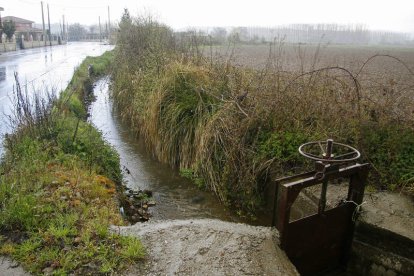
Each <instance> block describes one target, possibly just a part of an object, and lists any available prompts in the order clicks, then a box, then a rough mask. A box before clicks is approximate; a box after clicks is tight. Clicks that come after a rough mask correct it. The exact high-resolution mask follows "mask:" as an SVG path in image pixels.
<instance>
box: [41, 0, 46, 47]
mask: <svg viewBox="0 0 414 276" xmlns="http://www.w3.org/2000/svg"><path fill="white" fill-rule="evenodd" d="M40 5H41V6H42V25H43V41H44V42H45V46H46V34H45V16H44V14H43V1H41V2H40Z"/></svg>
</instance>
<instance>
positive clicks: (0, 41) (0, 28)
mask: <svg viewBox="0 0 414 276" xmlns="http://www.w3.org/2000/svg"><path fill="white" fill-rule="evenodd" d="M2 11H4V8H3V7H0V43H2V42H3V41H2V36H3V24H1V12H2Z"/></svg>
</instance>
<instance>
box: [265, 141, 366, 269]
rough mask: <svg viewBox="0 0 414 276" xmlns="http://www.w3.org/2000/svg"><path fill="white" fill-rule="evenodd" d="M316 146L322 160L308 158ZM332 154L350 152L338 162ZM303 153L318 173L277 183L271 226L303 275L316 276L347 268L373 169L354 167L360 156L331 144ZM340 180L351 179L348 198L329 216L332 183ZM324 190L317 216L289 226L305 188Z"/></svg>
mask: <svg viewBox="0 0 414 276" xmlns="http://www.w3.org/2000/svg"><path fill="white" fill-rule="evenodd" d="M323 144H325V146H326V147H325V148H324V147H323V146H322V145H323ZM315 145H316V146H317V148H318V149H321V150H322V154H319V155H318V154H314V153H310V152H308V149H311V148H312V147H313V146H315ZM334 148H339V149H341V150H342V152H343V151H344V149H345V151H346V150H349V152H345V153H342V154H339V155H338V156H336V157H335V155H334V154H333V150H334ZM299 151H300V153H301V154H302V155H304V156H305V157H307V158H310V159H312V160H315V161H317V162H316V164H315V170H314V171H311V172H307V173H303V174H299V175H295V176H290V177H286V178H282V179H279V180H277V181H276V185H277V186H276V190H275V191H276V194H275V198H276V199H277V200H275V209H274V214H273V223H272V224H273V226H276V227H277V229H278V230H279V233H280V242H281V247H282V249H283V250H284V251H285V252H286V254H287V256H288V257H289V259H290V260H291V261H292V263H293V264H294V265H295V266H296V268H297V269H298V271H299V273H301V274H302V275H315V274H317V273H321V272H324V271H329V270H330V269H333V268H336V267H339V266H342V265H346V262H347V259H348V255H349V251H350V248H351V243H352V238H353V232H354V222H355V216H356V215H357V211H358V209H359V206H360V205H361V203H362V200H363V196H364V188H365V182H366V178H367V174H368V169H369V164H358V163H355V162H354V161H355V160H356V159H358V158H359V157H360V154H359V152H358V151H357V150H356V149H354V148H352V147H350V146H347V145H343V144H340V143H335V142H333V141H332V140H327V141H323V142H322V141H319V142H311V143H307V144H304V145H302V146H301V147H300V148H299ZM345 157H347V158H345ZM350 163H353V164H350ZM340 178H349V187H348V195H347V197H346V198H344V199H343V200H342V202H341V203H339V204H338V205H337V206H336V207H333V208H332V209H329V210H326V192H327V186H328V182H329V181H331V180H334V179H340ZM320 184H322V185H321V194H320V199H319V202H318V211H317V213H316V214H313V215H310V216H307V217H304V218H300V219H297V220H294V221H291V220H290V214H291V208H292V205H293V203H294V202H295V200H296V199H297V197H298V195H299V193H300V192H301V191H302V190H303V189H305V188H307V187H311V186H314V185H320Z"/></svg>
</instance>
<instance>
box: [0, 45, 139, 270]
mask: <svg viewBox="0 0 414 276" xmlns="http://www.w3.org/2000/svg"><path fill="white" fill-rule="evenodd" d="M112 58H113V54H112V53H111V52H107V53H105V54H104V55H102V56H100V57H88V58H86V59H85V60H84V62H83V63H82V64H81V65H80V66H79V67H78V68H77V70H76V71H75V73H74V76H73V78H72V80H71V82H70V84H69V85H68V88H67V89H66V90H65V91H63V92H62V93H61V95H60V97H59V98H55V97H54V96H53V95H52V94H49V95H48V96H46V97H44V98H43V100H42V99H41V98H39V97H36V98H33V99H32V98H31V97H27V96H26V95H27V94H26V93H27V92H25V91H21V90H20V89H19V87H17V91H16V95H17V102H16V116H15V117H14V119H13V123H14V124H15V126H16V130H15V132H14V133H13V134H12V135H9V136H7V137H6V139H5V147H6V154H5V156H4V157H3V159H2V162H1V166H0V235H1V236H0V239H1V243H0V244H1V245H0V254H2V255H8V256H11V257H12V258H13V259H15V260H16V261H18V262H19V263H20V264H21V265H22V266H23V267H24V268H25V269H26V270H28V271H30V272H32V273H35V274H42V273H45V274H48V273H49V274H50V273H51V274H56V275H65V274H70V273H75V274H77V275H85V274H91V275H98V274H108V273H113V272H116V271H118V270H120V269H123V268H125V267H127V266H128V265H130V264H131V263H133V262H135V261H137V260H139V259H141V258H142V257H143V256H144V249H143V247H142V245H141V243H140V241H139V240H137V239H135V238H130V237H121V236H119V235H117V234H114V233H111V232H109V230H108V227H109V226H110V225H111V224H114V225H123V224H124V223H125V222H124V220H123V218H122V217H121V215H120V213H119V205H118V199H117V191H116V190H117V185H119V184H120V181H121V172H120V168H119V157H118V155H117V153H116V151H115V150H114V149H113V148H111V146H110V145H109V144H108V143H107V142H105V141H104V140H103V138H102V135H101V133H99V132H98V131H97V130H96V129H95V128H94V127H93V126H92V125H91V124H89V123H88V122H86V114H87V103H88V101H90V100H91V98H92V96H93V95H91V92H92V84H93V81H94V79H95V78H97V77H99V76H102V75H103V74H106V73H107V70H108V67H109V64H110V62H111V60H112ZM90 64H91V65H92V68H93V70H90V69H88V67H89V65H90ZM45 98H46V99H45Z"/></svg>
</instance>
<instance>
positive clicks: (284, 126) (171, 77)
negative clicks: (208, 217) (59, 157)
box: [113, 17, 414, 212]
mask: <svg viewBox="0 0 414 276" xmlns="http://www.w3.org/2000/svg"><path fill="white" fill-rule="evenodd" d="M120 26H121V29H120V33H119V34H118V45H117V47H116V51H115V60H114V62H115V67H114V68H115V70H114V73H113V78H114V87H113V88H114V89H113V97H114V100H115V103H116V106H117V108H118V112H119V114H120V115H121V117H122V118H123V119H124V121H128V122H129V123H130V124H131V126H132V127H133V128H134V129H135V131H136V132H137V133H138V134H139V135H140V136H141V137H142V138H143V139H145V142H146V144H147V145H148V147H149V149H150V151H151V152H153V153H154V155H155V156H156V157H157V158H158V159H159V160H161V161H163V162H167V163H169V164H171V165H172V166H174V167H178V168H179V169H180V170H181V172H182V174H183V175H185V176H187V177H190V178H192V179H194V181H195V183H196V184H197V185H198V186H200V187H205V188H208V189H211V190H212V191H214V192H215V193H216V194H217V195H218V196H219V197H220V199H221V200H222V201H223V202H225V203H229V204H232V205H234V206H236V207H238V208H240V209H243V210H247V211H248V212H254V211H256V210H257V209H258V208H259V207H260V206H262V205H263V203H264V202H263V201H264V194H265V191H266V188H267V186H268V185H269V183H270V182H271V179H274V178H276V177H278V176H283V175H287V174H291V173H295V172H298V171H303V170H305V169H307V168H309V163H307V162H306V161H305V159H304V158H302V157H300V156H299V154H298V151H297V149H298V147H299V146H300V145H301V144H302V143H304V142H307V141H313V140H325V139H327V138H333V139H334V140H335V141H338V142H343V143H346V144H350V145H352V146H354V147H356V148H358V149H359V150H361V152H362V154H363V160H362V161H368V162H371V163H372V164H373V169H372V171H371V174H370V185H371V186H372V187H374V188H378V189H388V190H396V189H398V190H403V191H405V192H408V193H413V192H414V167H413V164H414V151H413V150H414V144H413V142H412V141H414V129H413V125H414V124H413V116H412V106H413V105H412V104H413V101H412V97H411V96H410V95H412V92H414V91H412V87H413V83H412V82H413V78H412V72H411V71H410V70H407V69H406V68H405V66H404V64H402V62H401V61H399V62H396V63H397V65H396V66H399V68H401V70H400V71H399V72H398V74H391V72H386V74H385V75H384V74H377V72H376V71H372V70H371V71H370V70H369V63H370V62H372V61H371V59H370V60H367V61H366V64H365V63H364V65H363V66H362V67H361V68H358V70H357V71H353V72H351V71H350V70H348V69H346V68H342V67H339V66H331V67H328V68H323V69H317V68H318V66H317V60H318V52H319V49H318V48H316V53H315V55H314V57H312V58H313V60H311V62H308V61H307V63H309V64H311V65H310V67H309V68H304V66H302V68H301V69H300V70H299V71H294V70H289V71H286V70H284V68H283V62H282V60H283V53H284V51H283V43H280V44H279V45H276V47H275V45H273V46H272V47H270V48H269V58H268V61H267V63H266V65H265V66H264V68H263V69H261V70H256V69H253V68H250V67H248V66H244V67H242V66H236V65H233V64H232V56H233V55H234V54H235V53H234V52H231V51H230V54H229V55H228V56H224V57H220V58H218V59H217V58H216V57H213V56H211V55H210V56H209V55H205V54H203V53H202V51H201V50H200V49H201V48H200V47H199V45H197V38H195V37H194V38H188V39H186V40H183V39H181V40H176V39H174V34H173V32H172V30H171V29H169V28H168V27H167V26H164V25H161V24H159V23H157V22H154V21H152V20H150V19H142V18H138V19H131V18H129V17H124V18H123V20H122V21H121V25H120ZM204 49H207V51H209V49H208V48H204ZM229 49H231V47H230V48H229ZM298 56H299V59H300V56H301V54H300V52H299V54H298ZM377 58H378V59H381V58H390V57H377ZM301 62H302V65H303V64H304V62H303V61H301V60H299V61H298V63H299V64H301ZM365 65H366V66H365Z"/></svg>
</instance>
